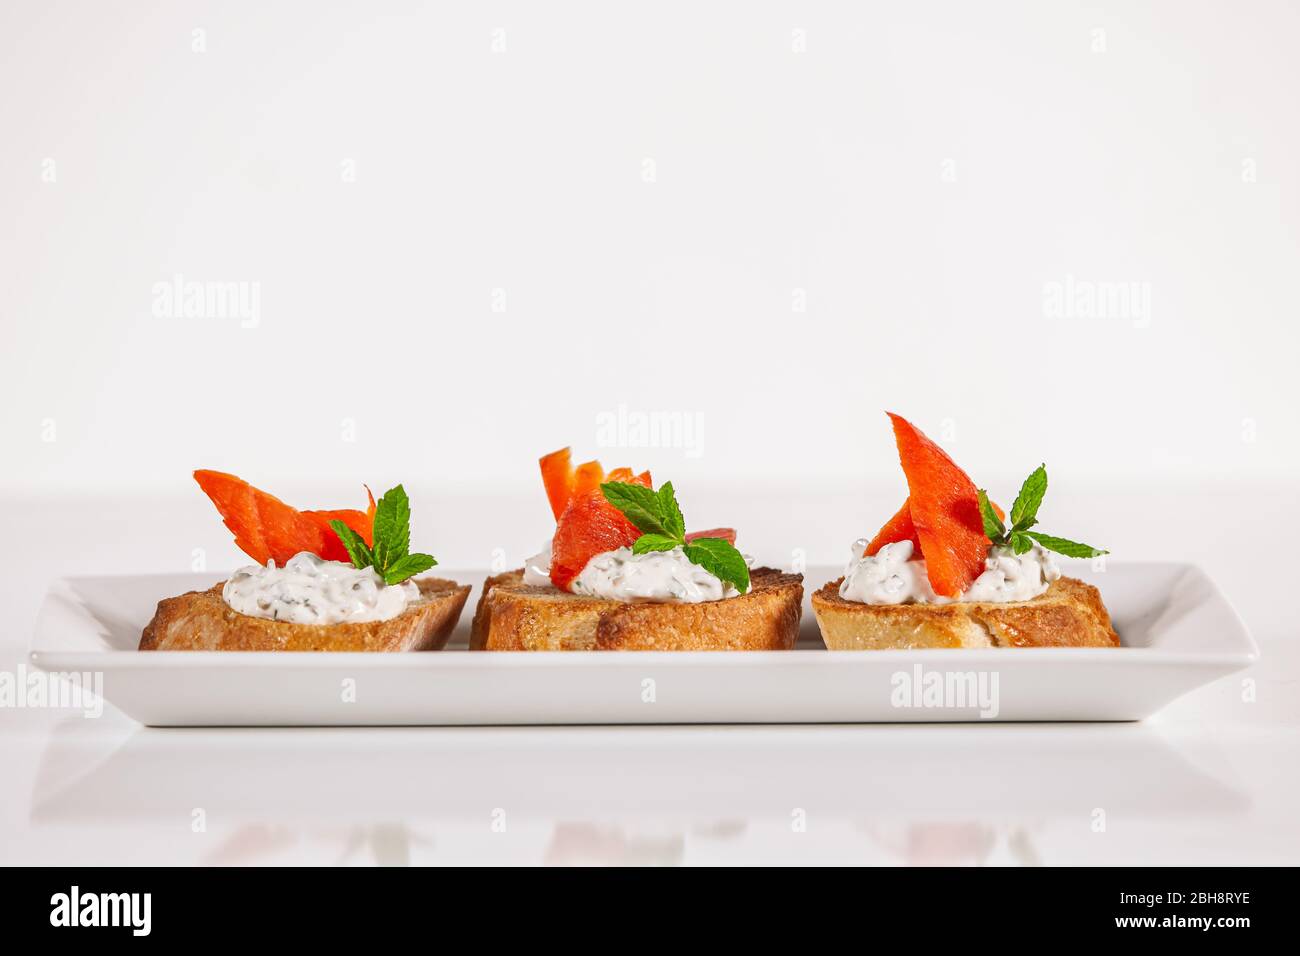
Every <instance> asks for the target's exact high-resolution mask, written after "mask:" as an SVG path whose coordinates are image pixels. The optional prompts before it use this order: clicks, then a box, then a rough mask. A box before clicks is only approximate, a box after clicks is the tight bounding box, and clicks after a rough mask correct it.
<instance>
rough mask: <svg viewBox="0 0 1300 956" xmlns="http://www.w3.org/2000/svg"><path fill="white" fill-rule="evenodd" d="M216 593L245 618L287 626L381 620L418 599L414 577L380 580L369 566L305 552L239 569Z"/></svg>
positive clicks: (394, 615) (402, 609)
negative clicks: (399, 580) (278, 561)
mask: <svg viewBox="0 0 1300 956" xmlns="http://www.w3.org/2000/svg"><path fill="white" fill-rule="evenodd" d="M221 597H222V599H223V600H225V602H226V604H227V605H229V607H230V608H231V610H233V611H238V612H239V613H240V614H247V615H248V616H249V617H260V618H265V619H267V620H269V621H288V622H290V623H292V624H360V623H363V622H366V621H387V620H389V619H390V618H394V617H397V616H398V615H399V614H401V613H402V612H403V611H405V610H406V608H407V605H409V604H410V603H411V602H413V601H416V600H418V599H419V597H420V589H419V588H418V587H416V585H415V582H414V581H410V580H408V581H403V582H402V583H401V584H391V585H386V584H384V579H383V578H381V577H380V576H379V575H378V573H376V571H375V569H374V568H354V567H353V566H352V565H350V564H344V563H343V562H342V561H326V560H324V559H322V558H320V557H318V556H316V555H314V554H312V553H310V552H308V551H303V552H301V553H299V554H295V555H294V556H293V557H292V558H290V559H289V560H288V561H287V562H286V563H285V566H284V567H282V568H277V567H276V566H275V561H274V560H271V561H268V562H266V567H262V566H261V565H260V564H254V565H250V566H248V567H245V568H240V569H239V570H238V571H236V572H235V573H234V574H232V575H231V576H230V580H229V581H227V582H226V586H225V587H224V588H222V590H221Z"/></svg>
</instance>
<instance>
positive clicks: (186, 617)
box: [140, 471, 470, 651]
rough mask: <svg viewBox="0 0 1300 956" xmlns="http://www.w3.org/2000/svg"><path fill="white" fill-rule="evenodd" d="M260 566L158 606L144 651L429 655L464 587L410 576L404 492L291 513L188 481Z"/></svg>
mask: <svg viewBox="0 0 1300 956" xmlns="http://www.w3.org/2000/svg"><path fill="white" fill-rule="evenodd" d="M194 479H195V480H196V481H197V482H198V483H199V487H200V488H202V489H203V491H204V492H205V493H206V494H207V496H208V497H209V498H211V499H212V503H213V504H214V505H216V506H217V511H219V512H220V513H221V517H222V519H223V520H224V521H225V524H226V527H227V528H229V529H230V530H231V531H232V532H234V535H235V544H236V545H238V546H239V549H240V550H241V551H243V552H244V553H245V554H246V555H248V556H249V557H250V558H252V559H253V560H254V561H255V562H257V563H256V564H253V565H250V566H248V567H244V568H240V569H239V570H238V571H236V572H235V573H234V574H232V575H231V576H230V580H228V581H224V582H222V583H221V584H217V585H215V586H213V587H212V588H211V589H209V590H207V591H191V592H189V593H188V594H182V595H180V596H179V597H174V598H167V599H166V600H163V601H160V602H158V611H157V613H155V614H154V617H153V620H152V621H150V622H149V624H148V625H147V626H146V627H145V629H144V635H143V636H142V637H141V638H140V650H142V651H155V650H160V651H175V650H183V651H427V650H438V649H440V648H441V647H442V646H443V645H444V644H446V643H447V638H448V636H450V634H451V632H452V629H453V628H454V627H455V626H456V621H457V620H458V619H459V618H460V612H461V610H462V609H463V608H464V606H465V600H466V598H468V597H469V590H470V589H469V586H468V585H463V586H462V585H459V584H457V583H456V582H454V581H446V580H443V579H441V578H433V577H424V578H417V577H416V575H418V574H421V573H422V572H424V571H427V570H429V568H431V567H433V566H434V565H435V564H437V563H438V562H437V561H435V560H434V559H433V557H432V556H431V555H428V554H417V553H412V552H411V551H410V538H411V532H410V522H411V506H410V502H409V501H408V500H407V497H406V492H405V491H404V490H403V488H402V486H401V485H398V486H397V487H396V488H393V489H391V490H390V491H388V492H387V493H386V494H385V495H384V496H383V497H381V498H380V499H379V503H378V504H376V503H375V498H374V495H371V494H370V491H369V489H367V490H366V493H367V495H368V496H369V498H370V504H369V507H367V509H366V510H365V511H355V510H343V511H298V510H297V509H296V508H292V507H290V506H289V505H287V504H285V503H284V502H282V501H280V500H279V499H278V498H275V497H273V496H271V495H268V494H267V493H266V492H264V491H259V490H258V489H256V488H254V487H253V486H252V485H250V484H249V483H248V482H246V481H243V480H241V479H239V478H236V477H235V476H234V475H227V474H223V473H222V472H218V471H196V472H195V473H194Z"/></svg>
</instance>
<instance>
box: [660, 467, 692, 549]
mask: <svg viewBox="0 0 1300 956" xmlns="http://www.w3.org/2000/svg"><path fill="white" fill-rule="evenodd" d="M658 498H659V513H660V514H661V515H663V519H664V530H665V531H667V532H668V534H670V535H672V536H673V537H674V538H676V539H677V541H678V543H679V544H680V543H681V542H683V541H685V540H686V519H685V518H683V517H682V509H681V506H680V505H678V504H677V495H676V493H675V492H674V491H673V483H672V482H671V481H665V482H664V483H663V485H662V486H661V487H660V489H659V493H658Z"/></svg>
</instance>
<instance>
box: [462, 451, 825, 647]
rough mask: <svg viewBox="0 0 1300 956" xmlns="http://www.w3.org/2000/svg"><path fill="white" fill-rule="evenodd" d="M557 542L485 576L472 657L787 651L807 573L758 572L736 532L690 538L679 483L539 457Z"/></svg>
mask: <svg viewBox="0 0 1300 956" xmlns="http://www.w3.org/2000/svg"><path fill="white" fill-rule="evenodd" d="M541 469H542V481H543V484H544V485H545V487H546V494H547V497H548V499H549V500H550V504H551V512H552V513H553V515H554V516H555V520H556V528H555V535H554V537H553V538H552V540H551V541H550V542H549V543H548V544H547V546H546V547H545V548H544V549H543V551H542V553H540V554H538V555H536V556H535V557H533V558H531V559H530V560H529V561H528V563H527V565H526V566H525V567H523V568H520V569H517V570H514V571H509V572H506V573H505V574H498V575H495V576H493V577H490V578H488V580H487V582H486V583H485V584H484V586H483V594H482V597H480V598H479V604H478V609H477V611H476V612H475V614H474V624H473V630H472V636H471V638H470V649H471V650H510V651H547V650H549V651H571V650H646V651H717V650H787V649H789V648H791V647H793V646H794V643H795V639H796V638H797V637H798V632H799V615H800V611H801V605H802V602H803V583H802V582H803V576H802V575H799V574H784V573H782V572H780V571H776V570H773V569H772V568H751V567H750V560H749V559H747V558H746V557H745V556H744V555H742V554H741V553H740V552H739V551H737V550H736V547H735V543H736V533H735V531H733V530H732V529H730V528H716V529H713V530H710V531H696V532H692V533H687V531H686V522H685V519H684V518H683V517H682V512H681V508H680V507H679V506H678V504H677V497H676V493H675V491H674V489H673V486H672V483H671V482H665V483H664V484H663V486H662V487H660V488H659V489H658V490H655V489H654V486H653V484H652V482H651V480H650V473H649V472H642V473H641V474H639V475H636V474H633V473H632V471H631V469H628V468H616V469H614V470H613V471H611V472H609V474H606V473H605V470H604V469H603V468H602V467H601V465H600V463H599V462H595V461H591V462H587V463H586V464H583V465H579V466H578V467H577V468H574V467H573V464H572V460H571V457H570V453H569V449H567V448H563V449H561V450H559V451H557V452H552V453H551V454H549V455H547V456H545V457H544V458H542V459H541Z"/></svg>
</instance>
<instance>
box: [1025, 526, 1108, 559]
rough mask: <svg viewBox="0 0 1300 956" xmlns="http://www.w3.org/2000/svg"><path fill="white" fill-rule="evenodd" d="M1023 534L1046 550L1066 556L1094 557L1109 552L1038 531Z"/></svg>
mask: <svg viewBox="0 0 1300 956" xmlns="http://www.w3.org/2000/svg"><path fill="white" fill-rule="evenodd" d="M1025 534H1027V535H1029V537H1031V538H1033V539H1034V540H1035V541H1037V542H1038V543H1039V544H1041V545H1042V546H1043V547H1044V548H1046V549H1047V550H1048V551H1055V552H1056V553H1057V554H1063V555H1065V556H1066V557H1067V558H1095V557H1098V556H1100V555H1103V554H1110V552H1109V551H1102V550H1101V549H1100V548H1094V547H1093V546H1092V545H1090V544H1080V543H1079V542H1078V541H1071V540H1069V539H1068V538H1057V537H1053V536H1052V535H1050V534H1043V533H1042V532H1039V531H1026V532H1025Z"/></svg>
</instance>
